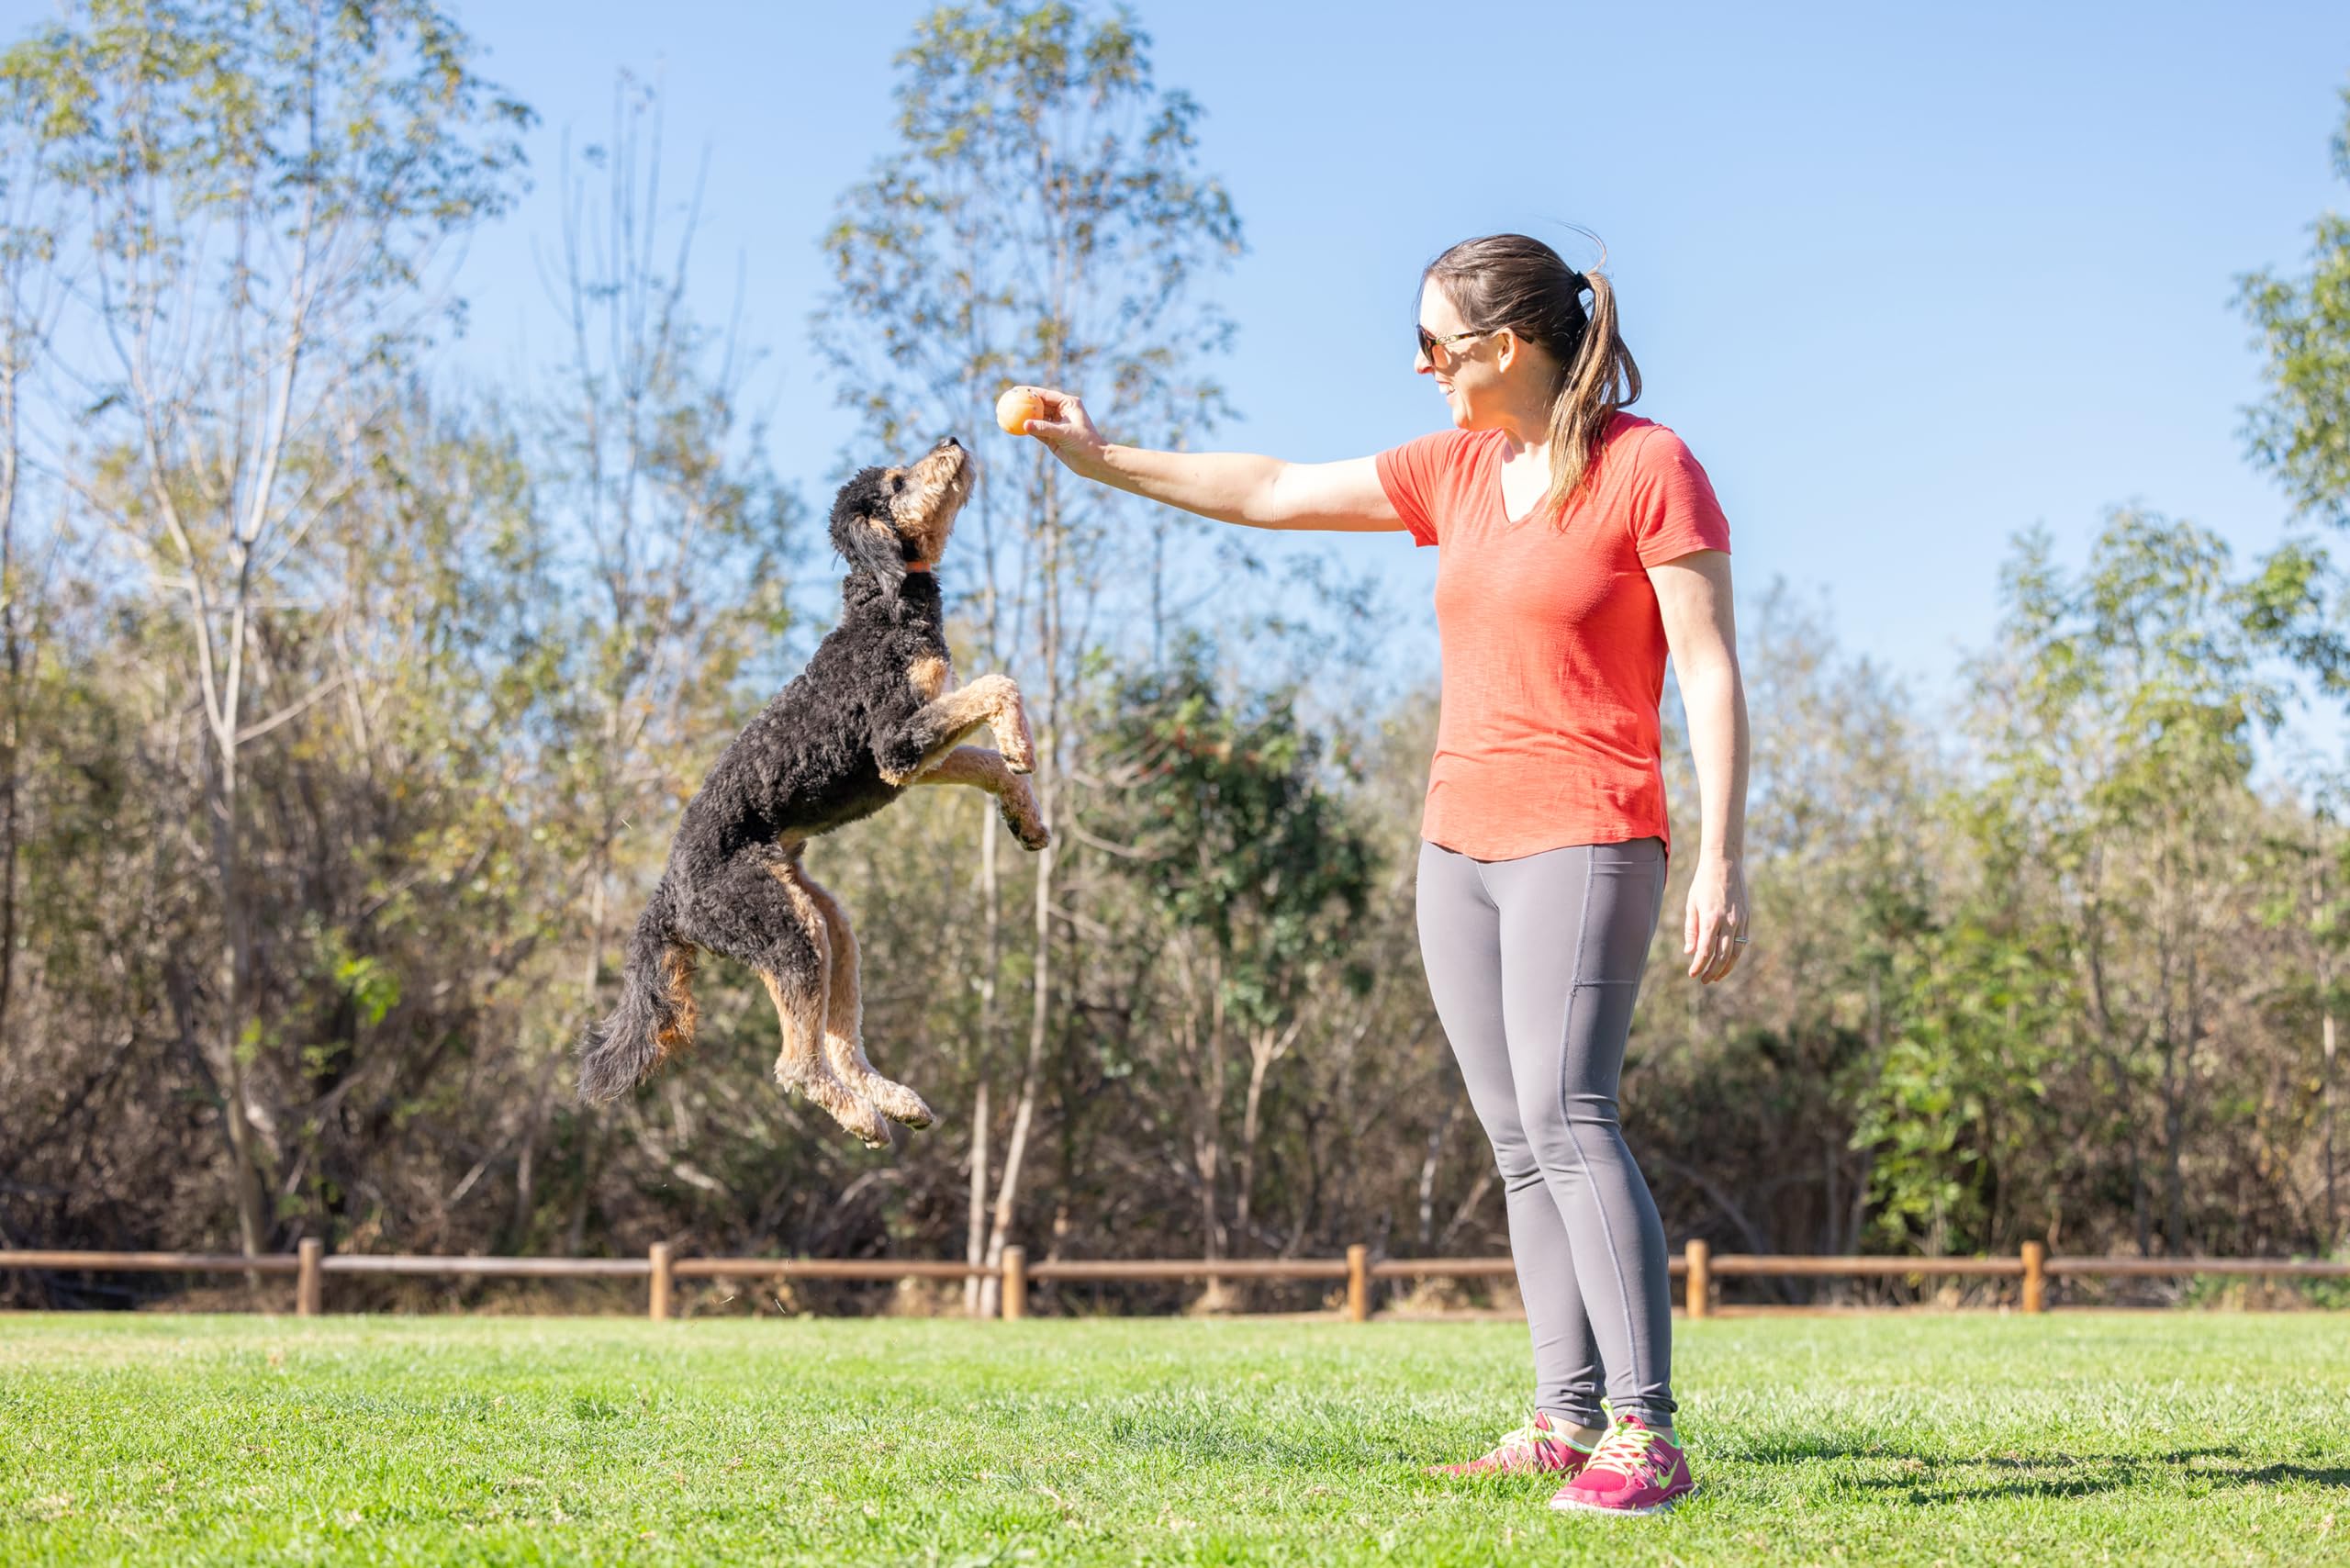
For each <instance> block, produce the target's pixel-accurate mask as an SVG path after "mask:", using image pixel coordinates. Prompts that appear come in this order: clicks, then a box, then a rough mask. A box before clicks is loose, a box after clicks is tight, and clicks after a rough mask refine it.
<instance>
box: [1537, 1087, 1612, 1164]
mask: <svg viewBox="0 0 2350 1568" xmlns="http://www.w3.org/2000/svg"><path fill="white" fill-rule="evenodd" d="M1517 1119H1518V1124H1519V1126H1521V1127H1523V1128H1524V1136H1525V1140H1526V1147H1527V1149H1528V1150H1529V1151H1530V1153H1531V1154H1532V1156H1533V1159H1534V1161H1535V1163H1536V1165H1537V1166H1539V1168H1540V1169H1541V1170H1542V1171H1543V1172H1544V1173H1545V1174H1547V1175H1561V1174H1570V1173H1580V1172H1581V1171H1583V1170H1584V1169H1585V1168H1586V1167H1588V1166H1589V1165H1590V1163H1591V1161H1592V1159H1593V1156H1594V1154H1595V1152H1596V1153H1600V1154H1601V1155H1602V1156H1603V1157H1604V1155H1605V1153H1606V1152H1607V1151H1612V1150H1614V1149H1615V1148H1619V1147H1621V1146H1622V1144H1623V1141H1624V1129H1623V1126H1622V1125H1621V1124H1620V1123H1619V1122H1618V1121H1617V1114H1616V1100H1615V1097H1614V1096H1613V1095H1606V1094H1577V1093H1572V1092H1569V1093H1563V1094H1561V1093H1557V1092H1550V1093H1542V1094H1529V1095H1523V1096H1521V1097H1520V1098H1519V1101H1518V1105H1517Z"/></svg>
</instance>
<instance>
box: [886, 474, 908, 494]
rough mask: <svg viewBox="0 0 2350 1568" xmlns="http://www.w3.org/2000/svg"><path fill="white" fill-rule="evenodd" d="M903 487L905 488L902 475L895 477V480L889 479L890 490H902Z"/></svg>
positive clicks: (904, 477)
mask: <svg viewBox="0 0 2350 1568" xmlns="http://www.w3.org/2000/svg"><path fill="white" fill-rule="evenodd" d="M905 487H906V476H904V475H903V474H901V475H899V476H896V477H895V478H893V479H891V480H890V489H892V490H902V489H904V488H905Z"/></svg>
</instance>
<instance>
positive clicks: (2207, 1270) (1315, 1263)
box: [0, 1240, 2350, 1323]
mask: <svg viewBox="0 0 2350 1568" xmlns="http://www.w3.org/2000/svg"><path fill="white" fill-rule="evenodd" d="M0 1269H28V1270H29V1269H40V1270H51V1271H71V1272H76V1273H126V1272H144V1273H193V1274H270V1275H285V1274H291V1275H292V1276H294V1310H295V1313H296V1314H297V1316H303V1317H315V1316H318V1315H319V1312H321V1311H322V1310H323V1309H324V1305H325V1277H326V1276H327V1275H329V1274H405V1275H428V1276H432V1277H436V1278H443V1279H447V1278H458V1277H497V1278H514V1279H564V1280H576V1279H641V1280H643V1281H645V1282H646V1311H647V1313H648V1315H649V1316H652V1317H653V1318H655V1319H656V1320H659V1319H666V1318H667V1317H668V1316H670V1311H671V1305H672V1299H673V1297H674V1295H675V1294H676V1283H677V1281H679V1280H861V1281H868V1282H896V1281H899V1280H909V1279H922V1280H970V1279H986V1278H990V1277H998V1276H1000V1277H1001V1280H1002V1293H1001V1294H1002V1303H1003V1309H1002V1310H1003V1316H1005V1317H1008V1318H1017V1317H1025V1316H1027V1315H1028V1287H1029V1285H1030V1284H1032V1283H1036V1282H1046V1281H1064V1282H1071V1283H1077V1282H1117V1281H1126V1282H1131V1281H1161V1280H1165V1281H1189V1280H1304V1281H1310V1280H1327V1281H1331V1282H1337V1281H1341V1280H1343V1281H1344V1282H1346V1308H1345V1316H1346V1317H1347V1319H1348V1321H1349V1322H1353V1323H1361V1322H1363V1321H1365V1320H1367V1319H1368V1318H1369V1317H1370V1316H1371V1282H1372V1281H1373V1280H1419V1279H1480V1278H1511V1277H1515V1275H1516V1266H1515V1265H1514V1264H1512V1263H1511V1261H1510V1260H1508V1259H1507V1258H1382V1259H1378V1260H1373V1259H1372V1258H1371V1249H1369V1248H1368V1247H1349V1248H1348V1249H1347V1255H1346V1256H1345V1257H1344V1258H1217V1259H1207V1258H1197V1259H1193V1258H1179V1259H1134V1260H1112V1259H1099V1260H1087V1259H1073V1258H1047V1259H1040V1260H1037V1261H1035V1262H1034V1263H1031V1262H1030V1261H1028V1254H1027V1251H1026V1249H1024V1248H1019V1247H1007V1248H1005V1249H1004V1250H1003V1263H1002V1268H1001V1269H1000V1270H998V1269H990V1268H986V1267H983V1266H981V1265H978V1264H973V1263H949V1262H929V1261H921V1260H901V1259H824V1258H679V1257H677V1256H676V1255H675V1254H674V1253H673V1252H672V1251H671V1249H670V1248H669V1246H668V1244H667V1243H666V1242H655V1244H654V1245H653V1248H652V1249H651V1250H650V1251H648V1252H647V1253H646V1254H645V1255H644V1256H643V1257H642V1258H439V1257H425V1256H416V1255H380V1254H373V1253H360V1252H348V1253H329V1252H328V1251H327V1250H326V1248H325V1246H324V1245H323V1244H322V1243H320V1242H318V1241H315V1240H310V1241H304V1242H302V1243H301V1244H300V1246H299V1248H298V1249H297V1250H296V1251H295V1252H294V1253H293V1254H292V1255H290V1256H289V1255H287V1254H285V1253H275V1254H272V1255H269V1256H266V1257H260V1258H241V1257H237V1256H234V1255H231V1254H221V1253H206V1252H40V1251H10V1250H6V1249H0ZM1671 1270H1672V1273H1673V1277H1674V1278H1675V1279H1679V1280H1682V1281H1683V1282H1684V1285H1683V1299H1684V1302H1685V1304H1686V1307H1687V1311H1688V1315H1689V1316H1692V1317H1707V1316H1712V1314H1713V1310H1714V1282H1715V1281H1717V1280H1722V1279H1733V1278H1739V1277H1749V1278H1751V1277H1757V1276H1764V1275H1769V1276H1776V1277H1782V1278H1785V1277H1790V1276H1796V1277H1803V1278H1809V1279H1848V1280H1849V1279H1909V1280H1925V1279H1933V1278H1939V1277H1948V1276H1963V1277H1969V1278H1975V1279H2015V1280H2018V1281H2020V1286H2019V1289H2018V1293H2017V1304H2018V1305H2020V1307H2021V1308H2022V1310H2024V1311H2025V1312H2045V1311H2047V1310H2048V1282H2049V1281H2050V1280H2051V1279H2055V1278H2060V1277H2065V1276H2072V1277H2094V1276H2099V1275H2105V1276H2113V1275H2139V1276H2152V1277H2158V1278H2172V1279H2177V1278H2185V1277H2188V1276H2194V1275H2205V1274H2217V1275H2237V1276H2248V1277H2254V1278H2264V1279H2350V1263H2327V1262H2305V1261H2302V1260H2298V1259H2288V1258H2069V1257H2062V1256H2059V1257H2053V1258H2052V1257H2050V1256H2048V1250H2047V1249H2046V1248H2044V1247H2042V1245H2041V1244H2040V1243H2039V1242H2036V1241H2027V1242H2025V1243H2024V1244H2023V1249H2022V1250H2021V1251H2020V1252H2019V1253H2018V1254H2017V1255H2016V1256H2015V1257H2012V1258H1988V1257H1978V1258H1820V1257H1797V1256H1782V1255H1778V1254H1770V1255H1762V1254H1740V1253H1724V1254H1722V1255H1721V1256H1719V1257H1716V1256H1715V1255H1714V1254H1713V1252H1712V1250H1711V1249H1709V1248H1707V1245H1706V1243H1704V1242H1703V1241H1692V1242H1690V1243H1689V1244H1688V1246H1687V1247H1686V1248H1685V1249H1684V1250H1683V1252H1682V1255H1681V1256H1680V1257H1678V1258H1675V1259H1673V1261H1672V1264H1671Z"/></svg>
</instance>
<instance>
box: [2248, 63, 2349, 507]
mask: <svg viewBox="0 0 2350 1568" xmlns="http://www.w3.org/2000/svg"><path fill="white" fill-rule="evenodd" d="M2342 103H2343V109H2344V114H2343V122H2342V125H2341V128H2340V129H2337V130H2335V132H2334V133H2333V172H2334V173H2335V174H2337V175H2338V176H2340V177H2341V178H2342V179H2344V180H2350V88H2344V89H2343V92H2342ZM2236 297H2237V303H2238V304H2239V305H2241V306H2242V307H2243V308H2244V314H2245V315H2246V316H2248V317H2249V318H2250V319H2251V320H2252V323H2253V325H2254V326H2255V328H2257V329H2258V330H2259V334H2260V338H2259V341H2260V344H2261V347H2262V349H2263V351H2264V352H2265V353H2266V356H2267V361H2268V363H2267V366H2266V373H2267V378H2268V383H2269V394H2268V397H2267V398H2266V400H2265V401H2264V402H2262V403H2260V404H2258V405H2256V406H2255V407H2254V408H2252V409H2248V410H2246V416H2247V417H2246V420H2245V425H2244V440H2245V445H2246V447H2247V449H2248V451H2249V452H2250V454H2251V456H2252V458H2253V461H2254V462H2255V463H2257V464H2259V465H2261V466H2263V467H2265V468H2267V469H2268V470H2269V471H2270V472H2272V473H2274V474H2275V475H2276V476H2277V477H2278V478H2279V479H2280V480H2281V481H2283V483H2284V485H2285V487H2286V489H2287V491H2288V493H2289V494H2290V495H2291V496H2292V498H2293V500H2294V503H2295V504H2296V505H2297V506H2298V507H2300V508H2301V509H2302V510H2306V511H2309V512H2312V513H2316V514H2318V515H2321V516H2323V517H2325V518H2327V519H2328V520H2330V521H2333V522H2334V523H2335V524H2337V525H2339V524H2343V523H2345V522H2350V217H2344V215H2342V214H2340V213H2335V212H2328V213H2323V214H2321V215H2320V216H2319V218H2318V219H2317V222H2316V223H2315V224H2314V225H2313V226H2312V230H2311V242H2310V256H2309V271H2308V272H2307V274H2304V275H2303V276H2301V277H2300V278H2288V277H2282V276H2279V275H2278V274H2276V273H2275V272H2272V271H2270V270H2268V269H2266V268H2263V269H2262V270H2260V271H2258V272H2253V273H2247V274H2244V276H2243V277H2242V278H2241V279H2239V280H2238V283H2237V295H2236Z"/></svg>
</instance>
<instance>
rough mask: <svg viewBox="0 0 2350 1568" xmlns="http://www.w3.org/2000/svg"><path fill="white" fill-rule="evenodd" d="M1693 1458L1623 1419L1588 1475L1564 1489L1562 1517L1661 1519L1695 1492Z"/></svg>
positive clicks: (1633, 1419) (1594, 1456) (1559, 1503)
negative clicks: (1638, 1516)
mask: <svg viewBox="0 0 2350 1568" xmlns="http://www.w3.org/2000/svg"><path fill="white" fill-rule="evenodd" d="M1695 1486H1696V1483H1695V1481H1693V1480H1691V1479H1690V1478H1689V1456H1688V1455H1687V1454H1685V1453H1684V1452H1682V1450H1679V1449H1677V1448H1675V1447H1673V1445H1672V1444H1671V1443H1669V1442H1666V1441H1665V1440H1664V1439H1662V1438H1660V1437H1658V1436H1657V1435H1656V1434H1655V1433H1654V1432H1651V1431H1650V1430H1649V1429H1648V1428H1647V1427H1646V1426H1644V1425H1643V1424H1642V1423H1641V1421H1640V1418H1639V1417H1638V1416H1619V1417H1617V1418H1616V1424H1615V1425H1614V1426H1612V1427H1610V1428H1607V1435H1606V1437H1604V1438H1602V1439H1599V1446H1598V1447H1597V1448H1595V1449H1594V1450H1592V1452H1591V1461H1590V1462H1589V1463H1587V1464H1585V1465H1584V1466H1583V1471H1582V1473H1580V1474H1578V1475H1577V1476H1576V1477H1575V1478H1574V1479H1573V1480H1572V1481H1570V1482H1568V1483H1567V1484H1565V1485H1564V1486H1561V1487H1560V1488H1559V1493H1558V1495H1557V1496H1555V1497H1552V1498H1551V1499H1550V1506H1552V1507H1554V1508H1556V1509H1558V1510H1559V1511H1560V1512H1561V1513H1570V1514H1571V1513H1592V1514H1661V1513H1662V1512H1664V1510H1665V1509H1667V1508H1669V1507H1671V1506H1673V1504H1675V1503H1677V1502H1679V1501H1680V1500H1681V1499H1682V1498H1684V1497H1685V1496H1687V1495H1689V1493H1690V1492H1691V1491H1692V1490H1693V1489H1695Z"/></svg>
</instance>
